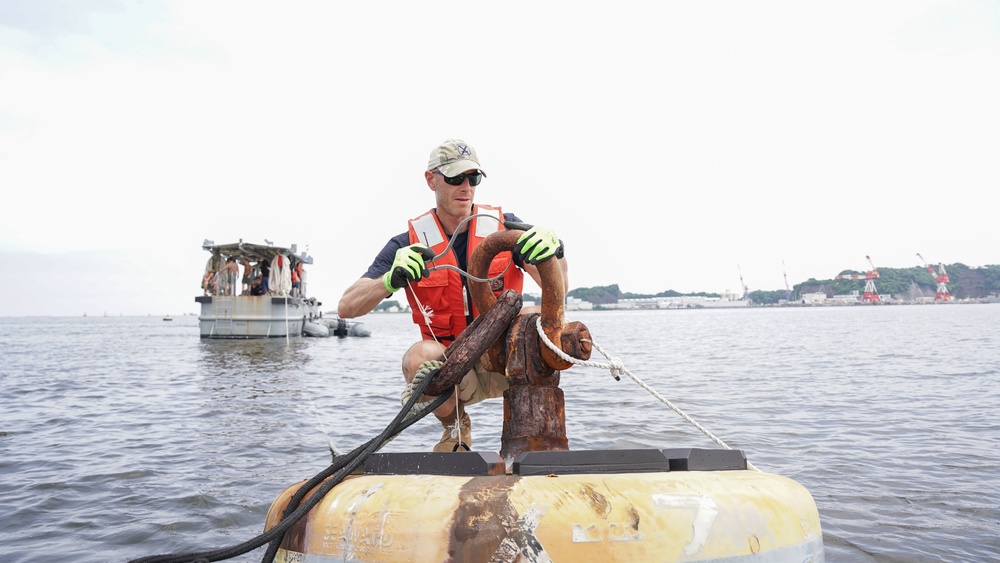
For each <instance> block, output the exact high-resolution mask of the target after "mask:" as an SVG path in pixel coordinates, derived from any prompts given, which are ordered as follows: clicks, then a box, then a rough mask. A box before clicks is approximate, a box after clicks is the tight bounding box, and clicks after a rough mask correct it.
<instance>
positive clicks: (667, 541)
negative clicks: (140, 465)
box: [266, 450, 823, 562]
mask: <svg viewBox="0 0 1000 563" xmlns="http://www.w3.org/2000/svg"><path fill="white" fill-rule="evenodd" d="M671 451H682V450H664V451H662V452H671ZM683 451H687V452H695V453H698V452H720V454H721V453H723V452H729V453H730V455H732V454H738V455H740V456H742V453H741V452H733V451H731V450H683ZM620 452H647V453H648V452H661V451H660V450H611V451H606V452H532V453H528V454H523V455H522V456H521V458H520V460H521V463H518V462H515V463H514V467H513V469H512V471H510V472H503V468H504V466H503V461H502V460H501V459H500V457H499V456H498V455H496V454H492V453H480V452H470V453H454V454H434V453H427V454H381V455H380V456H375V457H376V459H375V461H372V462H371V463H367V464H366V472H368V471H375V472H376V474H371V473H366V474H361V475H352V476H349V477H348V478H347V479H345V480H344V482H342V483H341V484H339V485H337V486H336V487H335V488H333V489H332V490H331V491H330V492H329V493H328V494H327V495H326V497H325V498H324V499H323V500H322V501H321V502H320V503H319V504H318V505H317V506H315V507H314V508H313V509H312V510H311V511H310V512H309V514H308V515H306V516H305V518H303V519H302V520H300V521H299V522H298V523H297V524H296V525H295V526H293V527H292V528H291V529H290V530H289V532H288V533H287V534H286V535H285V538H284V541H283V543H282V546H281V549H280V550H279V551H278V554H277V557H276V559H275V560H276V561H288V562H292V561H295V562H301V561H314V562H320V561H372V562H374V561H378V562H395V561H497V562H500V561H630V562H631V561H714V560H725V561H727V562H732V561H748V562H749V561H754V562H759V561H796V562H802V561H822V560H823V544H822V533H821V529H820V521H819V514H818V512H817V510H816V505H815V503H814V502H813V499H812V496H811V495H810V494H809V492H808V491H807V490H806V489H805V488H804V487H802V486H801V485H799V484H798V483H796V482H795V481H793V480H791V479H788V478H785V477H781V476H779V475H773V474H768V473H761V472H756V471H747V470H745V469H728V468H727V469H722V470H687V471H684V470H670V469H669V467H667V465H666V463H664V464H663V465H664V466H663V467H662V468H661V469H662V470H656V468H655V467H651V466H650V465H649V464H648V463H645V462H642V463H639V464H629V463H628V462H627V461H626V462H622V463H617V464H615V463H611V464H608V463H605V464H590V465H588V464H579V463H572V462H571V463H568V464H563V465H560V463H559V462H558V460H559V458H563V459H564V460H565V459H567V458H573V456H577V459H578V458H579V456H581V455H583V456H587V455H590V456H591V457H593V455H595V454H602V453H603V454H608V453H612V454H613V455H617V456H619V457H628V456H627V455H625V454H621V453H620ZM393 456H396V457H397V458H399V459H404V462H403V463H400V464H397V467H396V468H395V469H393V468H392V467H391V465H392V458H393ZM407 456H408V457H407ZM455 456H458V457H455ZM526 456H528V457H531V458H532V459H534V462H530V461H529V463H527V464H525V463H524V459H525V457H526ZM463 457H464V460H463V462H466V461H468V460H476V461H481V463H480V466H481V468H480V469H474V470H468V465H466V467H465V468H462V469H460V470H459V472H464V473H476V474H464V475H443V474H439V473H440V472H442V468H447V467H451V468H454V467H455V462H454V460H456V459H461V458H463ZM647 457H648V456H647ZM449 458H451V460H452V461H449ZM546 458H547V460H548V461H544V460H545V459H546ZM539 459H541V460H543V461H542V462H538V460H539ZM730 459H731V458H730ZM742 459H743V460H744V463H745V458H742ZM553 460H555V461H553ZM380 464H381V467H379V465H380ZM675 465H676V464H675ZM723 466H724V467H731V464H724V465H723ZM744 466H745V465H744ZM630 468H632V469H636V468H638V471H633V472H628V470H629V469H630ZM540 470H542V471H540ZM400 471H407V472H409V471H414V472H413V473H412V474H378V473H391V472H400ZM588 471H589V472H588ZM618 471H625V472H618ZM518 472H520V473H524V474H518ZM300 485H301V484H300ZM298 487H299V485H296V486H292V487H290V488H288V489H286V490H285V491H284V492H283V493H282V494H281V495H280V496H279V497H278V498H277V500H275V502H274V504H273V505H272V506H271V509H270V511H269V513H268V517H267V524H266V526H267V528H270V527H272V526H274V525H275V524H276V523H277V522H278V521H279V519H280V515H281V513H282V511H283V509H284V507H285V506H286V505H287V503H288V500H289V498H291V496H292V495H293V494H294V493H295V491H296V490H297V489H298Z"/></svg>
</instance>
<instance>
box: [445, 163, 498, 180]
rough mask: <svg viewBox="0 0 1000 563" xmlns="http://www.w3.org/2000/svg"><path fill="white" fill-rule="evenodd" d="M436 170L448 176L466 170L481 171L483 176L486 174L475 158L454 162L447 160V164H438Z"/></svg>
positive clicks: (456, 174)
mask: <svg viewBox="0 0 1000 563" xmlns="http://www.w3.org/2000/svg"><path fill="white" fill-rule="evenodd" d="M438 170H440V171H441V173H442V174H444V175H445V176H449V177H450V176H458V175H459V174H461V173H462V172H465V171H466V170H478V171H480V172H482V173H483V176H485V175H486V172H484V171H483V169H482V168H480V167H479V163H478V162H476V161H475V160H456V161H455V162H449V163H448V164H445V165H443V166H439V167H438Z"/></svg>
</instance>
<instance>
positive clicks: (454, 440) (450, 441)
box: [433, 410, 472, 452]
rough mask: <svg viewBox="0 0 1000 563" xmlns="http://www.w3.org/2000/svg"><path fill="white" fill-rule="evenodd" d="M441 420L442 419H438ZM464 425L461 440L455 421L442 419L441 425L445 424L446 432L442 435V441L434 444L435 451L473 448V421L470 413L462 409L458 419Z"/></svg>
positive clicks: (463, 450)
mask: <svg viewBox="0 0 1000 563" xmlns="http://www.w3.org/2000/svg"><path fill="white" fill-rule="evenodd" d="M438 420H440V419H438ZM458 420H459V421H460V425H461V427H462V437H461V441H459V435H458V432H457V429H456V428H455V426H456V425H455V422H454V421H453V422H450V423H449V422H445V421H444V420H440V422H441V426H444V434H442V435H441V441H440V442H438V443H437V445H436V446H434V450H433V451H435V452H455V451H461V452H467V451H471V450H472V421H471V420H469V413H467V412H465V411H464V410H463V411H462V416H461V417H460V418H459V419H458Z"/></svg>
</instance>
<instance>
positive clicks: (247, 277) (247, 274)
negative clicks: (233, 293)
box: [242, 256, 253, 295]
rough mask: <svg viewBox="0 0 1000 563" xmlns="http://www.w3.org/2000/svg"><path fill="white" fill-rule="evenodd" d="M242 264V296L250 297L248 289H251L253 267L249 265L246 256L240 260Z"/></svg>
mask: <svg viewBox="0 0 1000 563" xmlns="http://www.w3.org/2000/svg"><path fill="white" fill-rule="evenodd" d="M242 262H243V292H242V295H250V288H251V287H253V266H251V265H250V259H248V258H247V257H246V256H244V257H243V258H242Z"/></svg>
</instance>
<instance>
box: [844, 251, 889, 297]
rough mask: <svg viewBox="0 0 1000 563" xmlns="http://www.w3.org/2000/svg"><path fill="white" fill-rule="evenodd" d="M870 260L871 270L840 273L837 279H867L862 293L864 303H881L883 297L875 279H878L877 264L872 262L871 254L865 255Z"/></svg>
mask: <svg viewBox="0 0 1000 563" xmlns="http://www.w3.org/2000/svg"><path fill="white" fill-rule="evenodd" d="M865 258H866V259H867V260H868V265H869V266H871V270H868V271H867V272H865V273H863V274H840V275H839V276H837V277H836V278H835V279H838V280H861V279H863V280H865V292H864V293H863V294H862V295H861V302H862V303H881V302H882V298H881V297H879V294H878V290H877V289H875V280H876V279H878V270H876V269H875V264H872V258H871V256H865Z"/></svg>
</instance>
